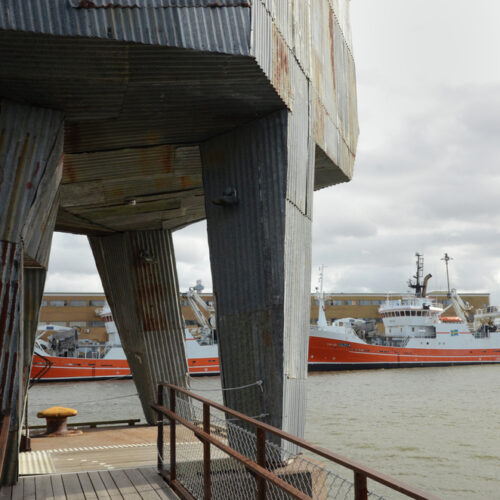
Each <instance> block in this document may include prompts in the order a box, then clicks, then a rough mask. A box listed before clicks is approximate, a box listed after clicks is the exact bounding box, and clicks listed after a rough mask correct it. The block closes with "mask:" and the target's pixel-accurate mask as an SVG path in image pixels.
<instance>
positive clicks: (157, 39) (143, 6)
mask: <svg viewBox="0 0 500 500" xmlns="http://www.w3.org/2000/svg"><path fill="white" fill-rule="evenodd" d="M249 28H250V3H249V2H243V1H238V0H237V1H231V2H229V1H228V0H222V1H219V2H217V1H215V0H214V1H212V2H209V1H192V2H189V1H188V0H186V1H177V2H174V1H167V0H165V1H160V0H155V1H151V0H135V1H129V0H120V1H116V0H110V1H101V0H96V1H87V0H39V1H37V2H18V1H17V0H5V1H4V2H3V4H2V7H1V8H0V29H4V30H17V31H30V32H36V33H45V34H51V35H61V36H83V37H91V38H95V37H97V38H103V39H112V40H121V41H127V42H138V43H145V44H158V45H168V46H172V47H174V46H176V47H184V48H189V49H197V50H209V51H214V52H222V53H230V54H246V53H248V49H249V35H250V32H249Z"/></svg>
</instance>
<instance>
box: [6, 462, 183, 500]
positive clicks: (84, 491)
mask: <svg viewBox="0 0 500 500" xmlns="http://www.w3.org/2000/svg"><path fill="white" fill-rule="evenodd" d="M100 498H107V499H113V500H116V499H119V498H123V499H127V500H128V499H130V500H141V499H144V500H160V499H178V497H177V496H176V495H175V493H173V492H172V490H171V489H170V488H169V486H168V485H167V483H166V482H165V481H164V480H163V479H162V478H161V477H160V476H159V475H158V473H157V472H156V470H155V469H154V468H153V467H141V468H136V469H116V470H105V471H104V470H100V471H91V472H77V473H71V474H46V475H39V476H25V477H22V478H20V479H19V483H18V484H16V485H15V486H10V487H4V488H2V489H1V490H0V499H1V500H18V499H19V500H21V499H24V500H65V499H70V500H87V499H88V500H91V499H92V500H93V499H100Z"/></svg>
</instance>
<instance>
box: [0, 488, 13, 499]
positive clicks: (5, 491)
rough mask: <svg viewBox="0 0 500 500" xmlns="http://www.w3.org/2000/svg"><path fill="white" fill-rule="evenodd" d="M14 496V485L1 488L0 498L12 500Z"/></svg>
mask: <svg viewBox="0 0 500 500" xmlns="http://www.w3.org/2000/svg"><path fill="white" fill-rule="evenodd" d="M11 497H12V486H2V487H1V488H0V500H10V499H11Z"/></svg>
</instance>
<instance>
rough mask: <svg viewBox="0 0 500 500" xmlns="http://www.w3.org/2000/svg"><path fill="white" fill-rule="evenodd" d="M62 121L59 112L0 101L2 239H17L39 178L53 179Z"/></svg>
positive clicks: (0, 232) (0, 225) (0, 231)
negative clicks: (55, 152) (52, 174)
mask: <svg viewBox="0 0 500 500" xmlns="http://www.w3.org/2000/svg"><path fill="white" fill-rule="evenodd" d="M62 122H63V115H62V113H60V112H56V111H53V110H50V109H42V108H32V107H30V106H23V105H19V104H15V103H12V102H10V101H7V100H5V99H4V100H2V101H0V174H1V177H2V182H1V183H0V213H1V214H2V217H1V218H0V240H5V241H18V239H19V237H20V236H21V231H22V228H23V226H24V223H25V221H26V218H27V216H28V213H29V210H30V208H31V206H32V205H33V203H34V201H35V197H36V193H37V189H38V185H39V183H40V181H41V180H42V178H44V176H47V178H48V179H51V173H52V172H53V171H54V170H55V168H56V165H57V162H58V160H59V158H57V160H56V159H55V158H54V149H55V147H56V146H57V145H58V144H59V142H58V141H60V140H61V137H62V136H61V135H60V131H61V127H62ZM41 229H42V228H37V227H34V228H32V230H33V231H39V230H41Z"/></svg>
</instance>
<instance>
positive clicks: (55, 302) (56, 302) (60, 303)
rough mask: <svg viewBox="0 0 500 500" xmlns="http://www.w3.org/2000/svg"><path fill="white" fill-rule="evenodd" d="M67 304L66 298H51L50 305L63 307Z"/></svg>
mask: <svg viewBox="0 0 500 500" xmlns="http://www.w3.org/2000/svg"><path fill="white" fill-rule="evenodd" d="M66 305H68V301H67V300H51V301H50V307H64V306H66Z"/></svg>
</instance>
